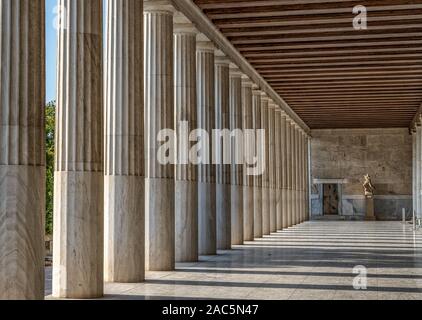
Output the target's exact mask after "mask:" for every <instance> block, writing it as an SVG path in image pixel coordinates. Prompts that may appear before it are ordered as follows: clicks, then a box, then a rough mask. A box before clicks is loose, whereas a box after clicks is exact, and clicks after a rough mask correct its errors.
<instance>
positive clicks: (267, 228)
mask: <svg viewBox="0 0 422 320" xmlns="http://www.w3.org/2000/svg"><path fill="white" fill-rule="evenodd" d="M270 233H271V208H270V189H269V188H266V187H263V188H262V235H264V236H268V235H270Z"/></svg>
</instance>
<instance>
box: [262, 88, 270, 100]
mask: <svg viewBox="0 0 422 320" xmlns="http://www.w3.org/2000/svg"><path fill="white" fill-rule="evenodd" d="M269 100H270V98H269V97H268V95H267V94H266V93H265V92H263V91H262V92H261V101H268V102H269Z"/></svg>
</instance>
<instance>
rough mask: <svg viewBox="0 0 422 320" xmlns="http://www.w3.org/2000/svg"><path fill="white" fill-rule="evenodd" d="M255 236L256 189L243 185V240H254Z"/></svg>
mask: <svg viewBox="0 0 422 320" xmlns="http://www.w3.org/2000/svg"><path fill="white" fill-rule="evenodd" d="M254 239H255V237H254V189H253V187H249V186H244V187H243V240H244V241H253V240H254Z"/></svg>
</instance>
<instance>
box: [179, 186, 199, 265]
mask: <svg viewBox="0 0 422 320" xmlns="http://www.w3.org/2000/svg"><path fill="white" fill-rule="evenodd" d="M175 212H176V262H197V261H198V260H199V253H198V183H197V182H192V181H176V203H175Z"/></svg>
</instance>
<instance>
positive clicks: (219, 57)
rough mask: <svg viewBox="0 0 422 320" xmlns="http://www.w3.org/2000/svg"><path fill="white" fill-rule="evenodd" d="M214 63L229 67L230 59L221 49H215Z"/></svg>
mask: <svg viewBox="0 0 422 320" xmlns="http://www.w3.org/2000/svg"><path fill="white" fill-rule="evenodd" d="M215 64H216V65H220V66H224V67H227V68H229V67H230V59H229V58H228V57H227V56H226V55H225V54H224V52H222V51H221V50H216V51H215Z"/></svg>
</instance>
